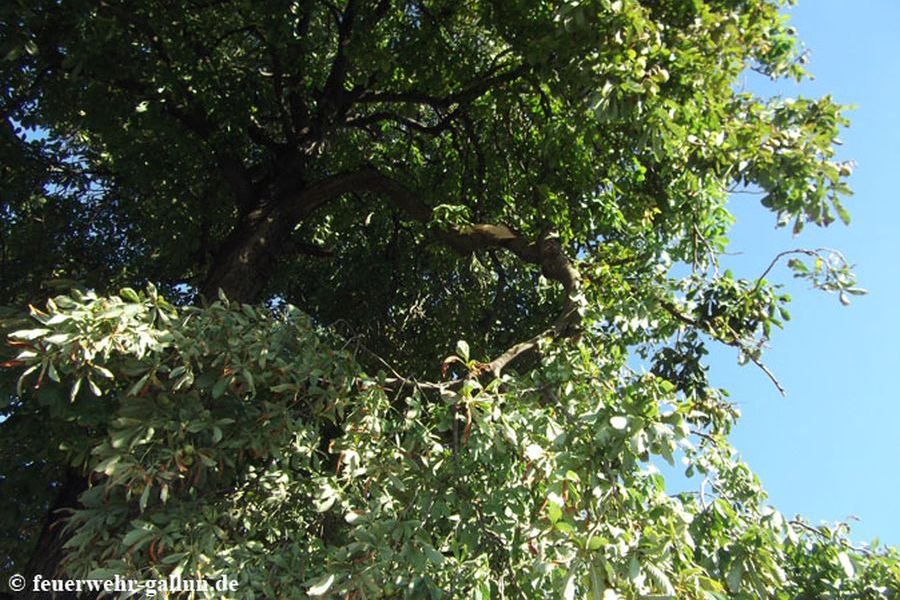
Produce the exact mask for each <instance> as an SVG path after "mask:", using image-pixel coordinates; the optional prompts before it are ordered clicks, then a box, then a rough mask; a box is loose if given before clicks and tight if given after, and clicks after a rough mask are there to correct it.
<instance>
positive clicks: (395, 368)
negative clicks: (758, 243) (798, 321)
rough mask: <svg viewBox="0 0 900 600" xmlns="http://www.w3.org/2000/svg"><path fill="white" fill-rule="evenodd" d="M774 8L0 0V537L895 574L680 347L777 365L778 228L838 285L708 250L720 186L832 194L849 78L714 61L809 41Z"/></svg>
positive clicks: (71, 545)
mask: <svg viewBox="0 0 900 600" xmlns="http://www.w3.org/2000/svg"><path fill="white" fill-rule="evenodd" d="M781 4H782V3H781V2H776V1H774V0H691V1H666V0H640V1H639V0H615V1H612V0H585V1H571V2H556V1H547V2H538V1H535V0H529V1H527V2H525V1H515V0H504V1H497V2H492V1H487V0H485V1H477V2H476V1H472V2H468V1H466V2H461V1H458V0H447V1H444V0H433V1H421V0H378V1H373V2H361V1H358V0H346V1H342V2H337V3H335V2H330V1H328V0H298V1H296V2H293V1H288V0H262V1H249V0H213V1H209V2H206V1H200V0H186V1H184V2H180V3H173V2H165V1H157V0H151V1H147V2H141V3H127V2H119V1H116V0H102V1H99V2H95V1H88V0H73V1H72V2H64V3H58V2H55V1H51V0H46V1H45V0H30V1H28V2H25V1H13V2H7V3H5V4H4V5H3V6H0V37H2V40H3V42H2V44H3V46H2V48H0V58H2V62H0V77H2V78H3V86H2V91H0V94H2V103H3V104H2V112H3V116H4V119H3V122H2V125H0V127H2V134H0V135H2V144H0V158H2V166H0V169H2V181H3V188H2V190H0V192H2V197H0V201H2V206H0V235H2V237H0V244H2V248H0V249H2V256H0V260H2V278H0V304H2V305H3V306H4V307H5V308H4V309H3V313H2V314H0V319H2V325H3V329H4V330H5V332H7V333H9V336H8V341H9V344H8V347H6V348H5V349H4V350H3V352H4V353H5V356H4V360H5V362H4V363H3V366H4V367H5V369H3V371H2V372H0V385H2V389H3V390H4V399H5V402H6V406H5V409H4V414H5V417H6V418H5V420H4V421H3V422H2V423H0V447H2V449H3V453H2V456H3V458H2V460H0V491H2V494H3V496H4V499H3V501H4V504H5V505H8V506H5V507H4V510H3V513H2V521H0V528H2V532H3V534H4V536H3V538H0V551H2V552H4V553H6V554H7V555H8V557H9V558H8V559H5V560H2V557H0V560H2V563H0V569H2V570H4V571H5V572H10V573H11V572H17V571H19V572H26V573H28V574H29V575H30V574H32V573H43V574H44V575H45V576H48V577H49V576H52V575H53V574H54V573H57V574H63V575H66V576H70V577H92V578H108V577H112V576H114V575H116V574H119V575H122V576H125V577H131V578H137V579H152V578H158V577H165V576H168V575H171V574H172V573H178V574H182V575H183V576H199V577H206V578H210V579H213V578H215V577H217V576H218V575H220V574H228V575H229V576H232V577H237V578H238V579H239V581H240V588H239V596H240V597H248V598H256V597H288V598H290V597H303V596H305V595H307V594H309V595H313V596H334V597H345V598H369V597H397V596H400V597H403V596H408V597H435V598H438V597H465V598H468V597H480V598H505V597H510V598H516V597H533V598H543V597H554V596H562V597H564V598H575V597H592V598H600V599H604V600H610V599H613V598H664V597H674V598H757V597H758V598H785V599H788V598H828V597H831V598H890V599H894V598H898V594H900V557H898V555H897V552H896V550H894V549H891V548H887V549H882V548H877V547H857V546H854V545H852V544H851V543H850V542H849V540H848V532H847V531H846V528H845V527H844V526H837V527H833V528H829V527H824V526H813V525H810V524H808V523H806V522H804V521H802V520H800V519H799V518H798V519H788V518H785V517H784V516H782V515H781V514H780V513H779V512H778V511H777V510H775V509H774V508H772V507H770V506H768V505H767V504H766V496H765V493H764V491H763V489H762V487H761V485H760V483H759V481H758V480H757V478H756V477H755V476H754V475H753V473H752V472H751V471H750V470H749V469H748V468H747V467H746V465H744V464H743V463H742V462H741V461H740V459H739V457H738V455H737V454H736V452H735V451H734V450H733V449H732V448H731V446H730V445H729V444H728V441H727V436H728V433H729V431H730V429H731V426H732V425H733V424H734V422H735V420H736V419H737V418H738V412H737V410H736V408H735V407H734V406H733V405H732V404H731V403H730V402H729V401H728V398H727V394H726V393H725V392H724V391H722V390H718V389H715V388H713V387H711V386H710V385H709V383H708V381H707V376H706V368H705V366H704V364H703V357H704V355H705V354H706V352H707V346H708V345H709V344H725V345H728V346H732V347H734V348H735V349H736V352H737V353H738V354H739V357H740V360H742V361H744V362H748V363H751V364H754V365H756V366H757V367H759V368H760V369H761V372H762V373H763V374H764V375H763V376H765V375H768V376H770V377H771V374H770V373H769V371H768V369H766V367H765V365H764V363H763V352H764V349H765V347H766V344H767V342H768V340H769V337H770V333H771V329H772V327H781V326H782V325H783V322H784V321H785V320H787V319H788V318H789V315H788V313H787V310H786V304H787V302H788V301H789V298H788V297H787V295H786V294H784V293H783V291H782V290H781V289H780V288H779V286H778V285H777V284H776V283H773V282H771V281H769V275H770V273H772V272H773V267H774V266H775V265H776V264H778V263H779V262H780V261H782V260H784V261H786V263H787V264H788V265H789V266H790V267H791V268H792V269H793V272H794V274H795V275H796V276H798V277H803V278H806V279H808V280H809V281H810V282H811V283H812V285H813V286H814V287H817V288H820V289H822V290H825V291H828V292H836V293H837V294H838V296H839V298H840V300H841V301H842V302H844V303H847V302H849V295H852V294H857V293H862V290H860V289H859V288H857V287H855V281H854V278H853V275H852V273H851V272H850V270H849V265H848V264H847V262H846V261H845V260H844V258H843V257H842V256H841V255H840V254H839V253H837V252H835V251H831V250H827V249H810V250H791V251H787V252H783V253H781V254H778V255H776V256H774V257H773V258H774V260H773V262H772V264H771V265H768V268H766V266H767V265H761V269H760V271H761V272H762V276H758V274H756V273H754V274H750V276H749V277H744V278H742V277H740V276H737V275H735V274H732V273H731V272H728V271H724V272H722V271H720V269H719V265H718V257H719V256H720V255H721V253H722V252H723V251H724V250H725V247H726V244H727V233H728V228H729V226H730V225H731V223H732V217H731V215H730V213H729V212H728V209H727V201H728V198H729V194H730V193H731V192H732V191H734V190H736V189H746V190H752V191H754V192H759V193H760V194H761V197H762V205H763V206H764V207H765V208H767V209H769V210H771V211H772V212H773V213H774V218H775V220H776V222H777V224H778V225H780V226H790V227H792V228H793V230H794V232H796V233H800V232H801V230H802V228H803V227H804V225H805V224H815V225H819V226H826V225H829V224H830V223H832V222H833V221H834V220H835V219H840V220H843V221H847V220H848V219H849V217H848V215H847V213H846V211H845V209H844V207H843V206H842V204H841V199H840V196H842V195H846V194H848V193H849V189H848V188H847V184H846V181H845V180H846V178H847V176H849V174H850V170H851V169H850V165H849V164H846V163H841V162H837V161H835V160H834V149H833V145H834V144H835V142H836V136H837V134H838V130H839V128H840V127H841V126H842V125H844V124H846V123H845V120H844V119H843V117H842V116H841V107H839V106H837V105H836V104H834V103H833V102H832V101H831V99H829V98H827V97H826V98H819V99H807V98H793V99H792V98H771V99H765V98H759V97H755V96H754V95H752V94H750V93H747V92H744V91H742V90H741V89H740V87H739V86H738V85H737V81H738V78H739V77H741V76H744V75H745V74H747V73H751V74H754V76H767V77H773V78H778V77H785V76H786V77H794V78H801V77H803V76H804V70H803V66H802V62H803V60H802V58H803V56H802V54H800V53H799V52H798V50H797V43H796V41H795V39H794V37H793V36H794V33H793V31H792V30H791V28H790V27H788V26H787V24H786V22H785V19H784V17H783V16H781V15H780V14H779V12H778V10H779V8H780V5H781ZM136 290H141V291H136ZM60 291H64V293H62V294H60V293H59V292H60ZM47 298H52V299H50V300H47ZM29 304H30V305H31V306H30V314H25V313H24V312H23V310H22V308H23V307H24V306H27V305H29ZM295 306H296V307H299V308H295ZM773 382H774V383H775V385H778V384H777V381H774V377H773ZM677 461H683V463H684V466H686V468H687V471H688V473H689V474H692V475H694V476H695V481H696V482H697V491H695V492H690V493H677V494H676V493H673V492H672V490H668V489H667V488H666V485H665V482H664V481H663V478H662V476H661V475H660V474H659V472H658V470H657V469H656V467H655V465H660V464H662V463H663V462H669V463H671V464H676V463H677ZM56 497H58V498H59V500H54V498H56ZM48 507H53V508H60V509H63V510H61V511H59V512H51V513H49V514H46V513H47V509H48ZM848 508H849V507H848ZM45 514H46V517H45Z"/></svg>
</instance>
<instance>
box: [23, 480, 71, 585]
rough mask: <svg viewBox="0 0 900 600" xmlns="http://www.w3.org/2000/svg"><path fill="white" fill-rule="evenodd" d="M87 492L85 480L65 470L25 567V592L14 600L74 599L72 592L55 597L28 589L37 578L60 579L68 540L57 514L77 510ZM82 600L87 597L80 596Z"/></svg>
mask: <svg viewBox="0 0 900 600" xmlns="http://www.w3.org/2000/svg"><path fill="white" fill-rule="evenodd" d="M86 489H87V478H86V477H84V476H83V475H81V473H79V472H78V471H76V470H74V469H71V468H69V469H66V472H65V475H64V477H63V480H62V486H61V487H60V489H59V493H58V494H57V497H56V499H55V500H54V502H53V504H52V505H51V506H50V508H49V510H48V511H47V516H46V517H45V519H44V527H43V528H42V529H41V534H40V536H38V540H37V544H36V545H35V549H34V552H33V553H32V555H31V559H30V560H29V561H28V564H27V565H26V566H25V572H24V573H23V575H24V576H25V581H26V583H27V585H26V588H25V590H24V591H22V592H20V593H19V594H17V595H16V596H15V597H16V598H35V599H36V598H54V597H55V598H77V596H76V594H75V593H74V592H63V593H59V594H56V596H54V595H53V594H52V593H49V592H34V591H32V589H31V586H32V585H33V583H34V578H35V576H37V575H40V576H41V577H42V578H43V579H55V578H58V577H60V572H59V565H60V562H62V559H63V556H64V554H63V545H64V544H65V543H66V541H67V540H68V537H67V536H66V535H64V534H63V531H62V530H63V523H62V519H63V518H64V517H63V515H61V514H60V511H64V510H66V509H71V508H73V507H77V506H78V497H79V496H80V495H81V493H82V492H83V491H84V490H86ZM81 597H82V598H87V597H89V596H88V595H82V596H81Z"/></svg>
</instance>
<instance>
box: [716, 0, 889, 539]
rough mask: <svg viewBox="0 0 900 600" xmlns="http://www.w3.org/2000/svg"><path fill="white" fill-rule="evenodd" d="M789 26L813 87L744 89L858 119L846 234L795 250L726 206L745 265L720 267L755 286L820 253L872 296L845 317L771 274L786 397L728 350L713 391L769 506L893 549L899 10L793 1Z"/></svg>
mask: <svg viewBox="0 0 900 600" xmlns="http://www.w3.org/2000/svg"><path fill="white" fill-rule="evenodd" d="M788 14H790V15H791V23H792V24H793V25H794V26H795V27H796V28H797V30H798V33H799V36H800V38H801V40H802V41H803V42H804V44H805V46H806V47H807V48H808V49H809V51H810V62H809V64H808V68H809V69H810V71H811V72H812V73H813V75H814V76H815V80H813V81H806V82H804V83H802V84H801V85H799V86H798V85H795V84H792V83H779V84H777V86H773V85H772V84H768V83H767V82H761V81H760V80H759V78H756V79H754V78H753V77H748V78H747V84H748V88H749V89H751V90H754V91H756V92H758V93H772V92H773V90H775V91H777V92H780V93H781V94H782V95H784V96H794V97H795V96H798V95H804V96H820V95H823V94H832V95H833V96H834V98H835V99H836V101H838V102H840V103H843V104H853V105H855V107H856V108H855V110H853V111H851V112H850V113H849V117H850V119H851V121H852V124H851V127H850V128H849V129H847V130H845V131H844V132H843V134H842V135H841V139H842V140H843V141H844V145H843V146H842V147H841V148H840V158H842V159H853V160H855V161H856V162H857V167H856V169H855V172H854V175H853V177H852V178H851V185H852V187H853V189H854V192H855V195H854V196H853V197H852V198H850V199H849V200H848V201H847V202H846V203H845V205H846V206H847V207H848V209H849V210H850V213H851V215H852V217H853V222H852V224H851V225H850V226H849V227H845V226H841V225H840V224H834V225H832V226H831V227H829V228H827V229H823V230H818V229H816V228H807V229H805V230H804V231H803V233H802V234H801V235H800V236H798V237H796V238H794V237H792V236H791V233H790V231H788V230H776V229H774V217H773V216H772V215H771V213H768V212H767V211H766V210H765V209H764V208H762V207H761V206H760V205H759V202H758V198H756V197H755V196H749V195H744V196H735V197H734V198H733V200H732V203H731V205H730V208H731V210H732V212H733V213H734V215H735V216H736V217H737V225H736V226H735V228H734V230H733V232H732V236H731V239H732V242H731V246H730V248H729V251H730V252H739V253H740V254H739V255H737V256H730V257H727V258H726V260H725V261H724V265H725V266H727V267H729V268H732V269H733V270H734V272H735V274H736V275H739V276H742V277H747V278H755V277H757V276H759V274H760V273H761V272H762V271H763V270H764V269H765V267H766V266H767V265H768V264H769V261H770V260H771V258H772V257H774V255H775V254H776V253H778V252H779V251H781V250H786V249H791V248H799V247H806V248H816V247H820V246H827V247H831V248H836V249H838V250H841V251H842V252H843V253H844V254H845V255H846V257H847V259H848V260H849V261H850V262H851V263H853V264H855V265H856V268H855V269H854V271H855V272H856V274H857V276H858V278H859V284H860V286H861V287H864V288H866V289H868V290H869V295H867V296H863V297H854V298H853V304H852V305H851V306H849V307H843V306H841V305H840V303H839V302H838V300H837V298H836V297H835V296H833V295H828V294H825V293H822V292H818V291H815V290H811V289H808V285H806V284H804V283H802V282H799V281H798V282H794V281H793V280H792V279H791V276H790V272H789V271H788V269H786V268H784V267H783V266H782V267H780V268H779V269H778V270H776V272H775V273H774V274H773V276H772V277H770V279H778V280H781V281H784V282H786V283H787V284H788V285H787V288H786V289H787V290H788V291H789V292H790V293H791V295H792V296H793V302H792V303H791V305H790V307H789V308H790V311H791V314H792V316H793V319H792V321H790V322H789V323H788V324H787V326H786V327H785V329H784V331H779V332H777V333H775V335H774V339H773V342H772V347H771V349H770V350H769V352H768V353H767V354H766V356H765V363H766V364H767V365H768V366H769V367H770V368H771V370H772V371H773V372H774V373H775V374H776V375H777V377H778V379H779V380H780V382H781V383H782V385H784V387H785V388H787V391H788V394H787V397H786V398H782V397H781V396H780V395H779V394H778V392H777V391H776V390H775V388H774V387H773V386H772V384H771V383H770V382H769V381H768V379H767V378H766V376H765V375H764V374H763V373H762V372H761V371H759V370H758V369H756V368H754V367H753V366H752V365H751V366H747V367H739V366H738V365H737V364H736V356H735V353H734V351H733V350H732V349H723V350H719V351H715V352H714V353H713V354H712V356H711V365H712V368H711V378H712V380H713V383H714V384H716V385H719V386H721V387H724V388H726V389H728V390H730V391H731V398H732V400H733V401H735V402H736V403H737V404H738V405H739V406H740V407H741V410H742V412H743V418H742V419H741V421H740V422H739V424H738V426H737V428H736V430H735V432H734V435H733V436H732V442H733V443H734V445H735V446H736V447H737V448H738V450H739V451H740V452H741V455H742V456H743V457H744V459H745V460H746V461H747V462H748V463H749V465H750V466H751V467H752V468H753V469H754V470H755V471H756V473H757V474H758V475H759V476H760V479H761V480H762V482H763V485H764V486H765V488H766V489H767V491H768V492H769V494H770V500H771V502H772V504H774V505H775V506H776V507H778V508H779V509H780V510H781V511H782V512H784V513H785V514H787V515H790V516H793V515H794V514H797V513H800V514H802V515H804V516H805V517H807V518H809V519H810V520H812V521H813V522H820V521H830V522H833V521H837V520H843V519H845V518H846V517H847V516H849V515H855V516H857V517H859V518H860V519H861V520H860V521H859V522H858V523H855V525H854V527H853V534H852V537H853V539H854V540H856V541H870V540H871V539H872V538H874V537H878V538H879V539H880V540H881V541H882V542H883V543H887V544H891V545H896V546H900V516H898V515H900V468H898V463H897V461H898V458H900V387H898V383H897V382H895V381H894V376H895V375H900V266H898V260H900V258H898V257H900V249H898V247H897V246H896V244H900V203H898V202H897V196H898V193H897V185H898V184H897V180H898V178H897V175H898V172H900V37H898V32H897V30H898V28H900V2H898V1H897V0H858V1H857V2H852V3H851V2H847V1H846V0H805V1H804V0H801V2H800V3H799V4H798V6H796V7H793V8H791V9H789V10H788Z"/></svg>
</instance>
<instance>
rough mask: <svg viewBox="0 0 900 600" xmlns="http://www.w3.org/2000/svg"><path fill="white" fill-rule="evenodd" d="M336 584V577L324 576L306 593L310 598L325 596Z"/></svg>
mask: <svg viewBox="0 0 900 600" xmlns="http://www.w3.org/2000/svg"><path fill="white" fill-rule="evenodd" d="M333 583H334V575H323V576H322V577H320V578H319V579H317V580H316V581H315V582H314V583H312V584H311V585H310V586H309V589H308V590H307V591H306V593H307V594H308V595H310V596H313V597H316V596H324V595H325V594H326V593H328V590H330V589H331V585H332V584H333Z"/></svg>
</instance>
